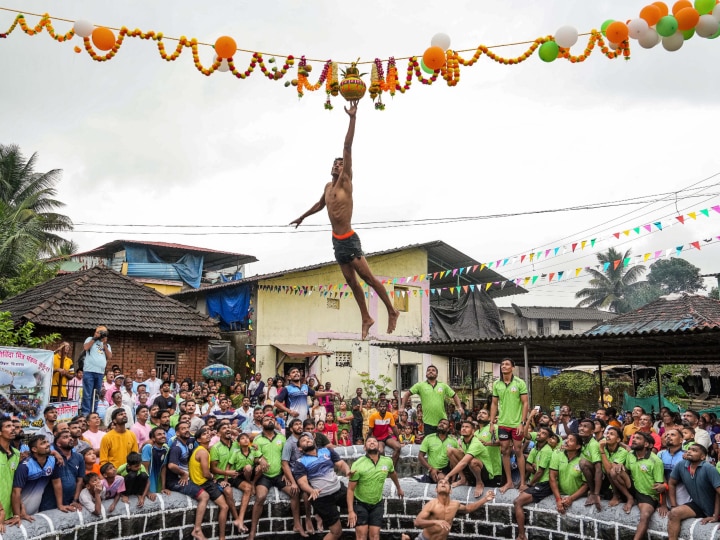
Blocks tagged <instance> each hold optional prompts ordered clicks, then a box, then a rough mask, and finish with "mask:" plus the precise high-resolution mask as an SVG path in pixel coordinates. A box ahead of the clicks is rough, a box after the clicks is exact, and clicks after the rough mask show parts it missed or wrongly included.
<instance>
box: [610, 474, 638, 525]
mask: <svg viewBox="0 0 720 540" xmlns="http://www.w3.org/2000/svg"><path fill="white" fill-rule="evenodd" d="M610 484H612V487H613V496H612V499H610V503H609V506H617V505H618V504H619V503H620V499H619V496H618V492H620V494H622V495H623V496H624V497H625V499H626V500H627V502H626V503H625V506H623V511H624V512H625V513H626V514H629V513H630V510H632V507H633V505H634V504H635V498H634V497H633V496H632V494H631V493H630V488H631V487H632V482H631V481H630V477H629V476H628V474H627V473H626V472H619V473H616V472H614V471H610Z"/></svg>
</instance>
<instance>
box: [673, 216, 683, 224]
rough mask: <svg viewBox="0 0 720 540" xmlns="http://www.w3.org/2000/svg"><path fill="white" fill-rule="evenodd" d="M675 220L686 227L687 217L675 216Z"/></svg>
mask: <svg viewBox="0 0 720 540" xmlns="http://www.w3.org/2000/svg"><path fill="white" fill-rule="evenodd" d="M675 219H677V220H678V221H679V222H680V223H682V224H683V225H685V216H675Z"/></svg>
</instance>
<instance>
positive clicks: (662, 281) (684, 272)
mask: <svg viewBox="0 0 720 540" xmlns="http://www.w3.org/2000/svg"><path fill="white" fill-rule="evenodd" d="M647 281H648V283H649V284H650V285H655V286H656V287H660V289H662V292H663V294H670V293H680V292H687V293H694V292H697V291H701V290H705V285H704V284H703V279H702V277H700V269H699V268H698V267H697V266H695V265H694V264H691V263H689V262H687V261H686V260H685V259H678V258H673V259H661V260H659V261H657V262H656V263H653V264H652V265H651V266H650V272H649V273H648V275H647Z"/></svg>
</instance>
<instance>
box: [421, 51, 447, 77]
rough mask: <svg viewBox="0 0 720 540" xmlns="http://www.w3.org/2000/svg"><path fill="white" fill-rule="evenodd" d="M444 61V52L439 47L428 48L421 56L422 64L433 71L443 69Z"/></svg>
mask: <svg viewBox="0 0 720 540" xmlns="http://www.w3.org/2000/svg"><path fill="white" fill-rule="evenodd" d="M446 61H447V60H446V58H445V51H443V50H442V48H441V47H428V49H427V50H426V51H425V53H424V54H423V62H425V65H426V66H427V67H429V68H430V69H432V70H433V71H435V70H436V69H440V68H441V67H443V66H444V65H445V62H446Z"/></svg>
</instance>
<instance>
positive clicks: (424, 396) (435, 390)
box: [410, 381, 455, 426]
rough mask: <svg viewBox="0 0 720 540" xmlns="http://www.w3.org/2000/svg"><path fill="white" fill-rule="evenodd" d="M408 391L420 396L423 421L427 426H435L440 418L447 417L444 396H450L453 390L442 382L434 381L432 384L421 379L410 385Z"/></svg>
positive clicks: (453, 393) (453, 392) (452, 394)
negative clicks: (433, 384)
mask: <svg viewBox="0 0 720 540" xmlns="http://www.w3.org/2000/svg"><path fill="white" fill-rule="evenodd" d="M410 393H411V394H417V395H419V396H420V402H421V403H422V412H423V422H424V423H426V424H427V425H429V426H437V425H438V422H440V420H442V419H443V418H447V414H445V398H452V397H453V396H454V395H455V390H453V389H452V388H450V387H449V386H448V385H447V384H445V383H442V382H435V386H432V385H431V384H430V383H429V382H427V381H423V382H419V383H416V384H414V385H412V387H410Z"/></svg>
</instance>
